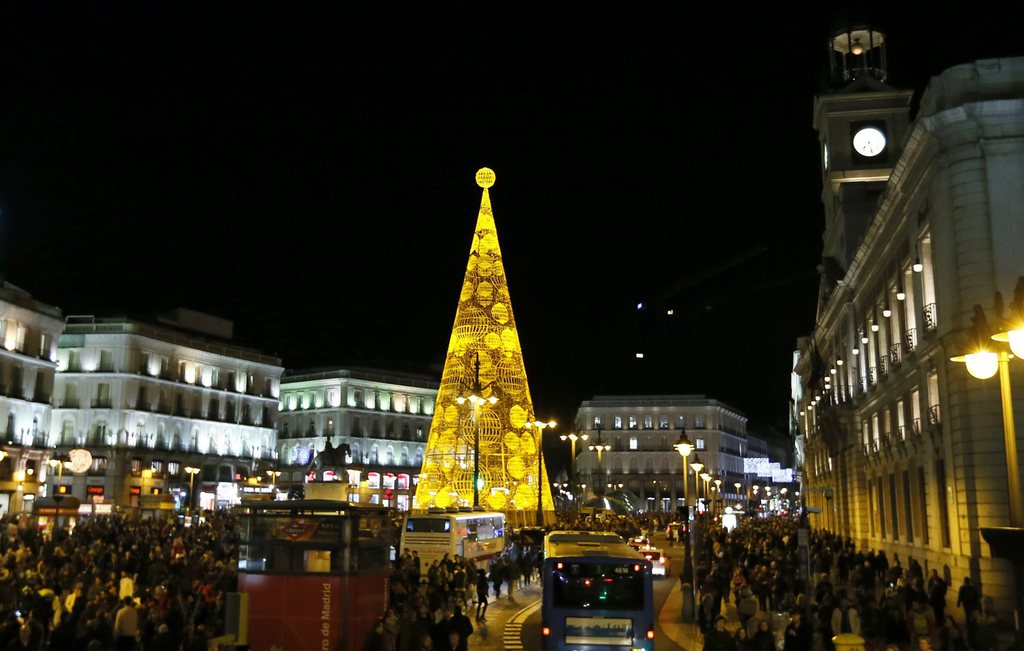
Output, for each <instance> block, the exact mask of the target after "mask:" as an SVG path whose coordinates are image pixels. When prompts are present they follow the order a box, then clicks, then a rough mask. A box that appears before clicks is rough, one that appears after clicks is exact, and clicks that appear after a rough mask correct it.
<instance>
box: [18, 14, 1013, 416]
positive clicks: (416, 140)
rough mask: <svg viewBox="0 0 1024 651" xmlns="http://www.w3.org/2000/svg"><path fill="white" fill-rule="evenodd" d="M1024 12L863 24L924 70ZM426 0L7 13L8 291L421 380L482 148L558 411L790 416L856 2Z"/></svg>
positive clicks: (998, 48) (907, 69)
mask: <svg viewBox="0 0 1024 651" xmlns="http://www.w3.org/2000/svg"><path fill="white" fill-rule="evenodd" d="M556 4H557V6H559V7H560V9H558V10H552V8H551V6H554V5H556ZM891 4H896V3H891ZM1021 4H1024V3H1019V2H1018V3H1014V4H1013V5H1009V4H1007V5H1005V6H1007V7H1009V6H1014V7H1016V8H1015V9H1013V13H1012V14H1011V13H1008V10H1006V9H1005V8H1004V7H1003V5H999V6H998V7H997V6H996V5H986V4H985V3H981V4H978V5H972V6H971V10H972V11H978V7H980V8H981V9H982V11H981V12H980V13H979V15H977V16H975V17H973V18H968V19H964V18H962V16H963V11H964V10H962V9H961V10H958V11H957V12H952V13H954V14H956V16H955V17H945V16H937V15H933V14H935V13H936V10H935V8H934V7H932V8H931V9H929V10H927V11H925V10H920V11H918V12H917V13H914V12H911V11H909V10H907V11H906V12H905V13H906V15H892V14H889V15H886V13H884V12H875V13H870V10H868V12H867V16H866V17H867V18H869V19H870V21H871V22H872V23H873V24H876V25H879V26H884V27H886V28H888V31H889V38H890V48H889V61H890V70H891V77H890V81H891V82H892V83H893V84H894V85H897V86H901V87H912V88H920V87H922V86H923V84H924V82H925V81H926V80H927V78H928V77H929V76H930V75H933V74H937V73H939V72H940V71H941V70H942V69H944V68H945V67H948V66H949V65H953V64H956V63H962V62H967V61H971V60H974V59H978V58H984V57H990V56H1000V55H1001V56H1009V55H1013V54H1017V55H1019V54H1021V53H1022V52H1021V50H1022V47H1021V45H1020V43H1021V41H1020V38H1019V33H1017V32H1015V31H1014V30H1019V26H1020V25H1022V24H1024V21H1022V20H1021V18H1022V15H1021V14H1022V9H1021V8H1020V5H1021ZM293 5H300V7H301V8H296V7H294V6H293ZM349 5H352V6H349ZM620 5H621V6H620ZM416 6H417V8H416V9H415V10H409V9H408V8H405V7H403V6H402V5H401V4H396V3H338V2H304V3H286V2H278V3H273V5H271V4H270V3H262V4H261V3H185V2H103V3H65V4H50V3H45V2H20V3H5V5H4V6H3V7H2V9H0V210H2V216H0V252H2V255H3V265H4V271H5V272H6V276H7V279H8V280H9V281H11V282H13V283H14V284H16V285H19V286H21V287H23V288H25V289H26V290H28V291H30V292H32V293H33V294H34V295H35V296H37V297H38V298H39V299H41V300H43V301H46V302H48V303H51V304H54V305H57V306H58V307H60V308H61V309H62V310H63V311H64V312H65V314H83V313H85V314H88V313H94V312H97V311H103V310H108V309H114V310H122V311H128V312H132V313H150V312H154V311H158V310H163V309H167V308H172V307H176V306H179V305H181V306H185V307H190V308H193V309H198V310H204V311H208V312H211V313H214V314H217V315H220V316H223V317H226V318H230V319H232V320H234V321H235V327H236V339H237V340H239V341H240V342H241V343H244V344H247V345H250V346H253V347H255V348H258V349H261V350H264V351H266V352H271V353H276V354H278V355H280V356H281V357H282V358H283V360H284V364H285V366H286V367H288V368H289V369H304V368H311V367H322V366H330V365H345V364H353V365H354V364H359V365H376V366H387V367H397V368H405V369H408V370H418V369H419V368H422V367H424V366H427V365H430V364H439V363H440V362H441V360H443V357H444V353H445V350H446V348H447V344H448V337H449V333H450V330H451V326H452V321H453V319H454V315H455V307H456V303H457V298H458V293H459V287H460V285H461V281H462V275H463V272H464V269H465V263H466V260H467V257H468V254H469V246H470V239H471V234H472V228H473V225H474V223H475V220H476V212H477V207H478V205H479V200H480V191H479V188H477V186H476V185H475V183H474V181H473V175H474V173H475V171H476V170H477V169H478V168H479V167H482V166H488V167H491V168H492V169H493V170H494V171H495V172H496V175H497V184H496V185H495V187H494V188H493V189H492V200H493V204H494V210H495V217H496V220H497V228H498V237H499V241H500V243H501V247H502V252H503V255H504V258H505V266H506V273H507V276H508V279H509V286H510V291H511V298H512V305H513V309H514V311H515V317H516V321H517V325H518V328H519V332H520V338H521V341H522V344H523V348H524V355H525V360H526V370H527V374H528V376H529V380H530V384H531V389H532V395H533V400H534V404H535V406H536V409H537V415H538V416H541V417H546V416H548V415H550V416H552V417H555V418H557V419H559V420H560V421H562V423H564V424H566V425H568V424H569V423H570V422H571V419H572V416H573V415H574V412H575V409H576V407H577V406H578V404H579V402H580V401H581V400H585V399H587V398H590V397H592V396H594V395H599V394H609V393H684V392H685V393H704V394H707V395H709V396H711V397H714V398H717V399H720V400H723V401H726V402H728V403H730V404H732V405H734V406H735V407H737V408H738V409H740V410H741V411H744V412H745V413H746V414H747V415H748V416H749V417H750V418H751V420H752V422H753V423H757V424H772V425H774V426H776V427H778V428H779V429H784V428H785V416H786V408H787V400H788V397H789V375H788V374H789V370H790V365H791V355H792V350H793V348H794V347H795V341H796V338H797V337H799V336H802V335H805V334H808V333H809V332H810V331H811V328H812V326H813V319H814V308H815V305H814V300H815V287H816V276H815V265H816V262H817V260H818V258H819V256H820V247H821V232H822V228H823V222H822V209H821V205H820V199H819V197H820V173H819V164H818V145H817V138H816V135H815V133H814V131H813V129H812V127H811V111H812V103H813V97H814V95H815V93H816V92H818V90H819V86H820V82H821V80H822V73H823V67H824V64H825V43H826V41H827V37H828V35H829V33H830V32H831V28H832V23H833V21H835V20H837V17H836V16H835V15H825V14H824V13H822V14H821V15H801V14H798V13H796V12H795V10H794V11H793V12H790V13H788V14H787V13H770V12H769V11H767V10H766V9H757V10H751V9H748V8H747V7H746V6H745V3H668V2H664V3H610V2H588V3H568V4H565V3H537V4H536V5H531V4H530V3H526V4H523V3H515V4H513V3H494V2H492V3H487V2H476V3H469V2H434V3H416ZM626 6H628V7H629V8H626ZM772 6H773V7H783V6H787V5H785V4H783V5H779V4H777V3H776V4H773V5H772ZM822 6H825V5H822ZM698 7H699V8H698ZM823 11H824V10H823ZM640 301H645V302H646V304H647V305H648V306H649V307H648V308H647V309H646V310H644V311H637V310H636V304H637V303H638V302H640ZM669 307H672V308H674V309H675V316H674V317H672V318H671V319H668V318H667V317H666V316H665V315H664V312H665V309H667V308H669ZM637 351H643V352H644V353H645V355H646V357H645V359H644V360H643V361H642V362H640V361H637V360H636V359H635V357H634V354H635V353H636V352H637ZM438 370H439V369H438ZM565 429H568V427H565Z"/></svg>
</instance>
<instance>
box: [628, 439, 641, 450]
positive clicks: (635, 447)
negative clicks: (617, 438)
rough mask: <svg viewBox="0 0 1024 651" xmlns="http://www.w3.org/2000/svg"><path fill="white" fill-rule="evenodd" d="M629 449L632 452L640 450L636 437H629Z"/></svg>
mask: <svg viewBox="0 0 1024 651" xmlns="http://www.w3.org/2000/svg"><path fill="white" fill-rule="evenodd" d="M629 449H630V450H638V449H640V448H639V446H638V445H637V440H636V437H635V436H630V437H629Z"/></svg>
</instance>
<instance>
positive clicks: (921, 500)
mask: <svg viewBox="0 0 1024 651" xmlns="http://www.w3.org/2000/svg"><path fill="white" fill-rule="evenodd" d="M915 497H916V498H917V503H918V504H920V505H921V510H920V516H921V519H920V526H919V527H918V530H919V531H920V532H921V539H922V540H923V541H924V544H925V545H927V544H928V491H927V490H926V484H925V478H924V468H923V467H918V469H917V495H916V496H915Z"/></svg>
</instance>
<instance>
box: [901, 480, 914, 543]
mask: <svg viewBox="0 0 1024 651" xmlns="http://www.w3.org/2000/svg"><path fill="white" fill-rule="evenodd" d="M903 518H904V519H905V520H906V521H907V542H909V543H912V542H914V512H913V510H912V507H911V501H910V473H909V472H908V471H906V470H904V471H903Z"/></svg>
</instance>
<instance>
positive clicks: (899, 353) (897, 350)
mask: <svg viewBox="0 0 1024 651" xmlns="http://www.w3.org/2000/svg"><path fill="white" fill-rule="evenodd" d="M902 361H903V346H902V344H898V343H897V344H893V345H891V346H889V364H890V365H891V366H899V364H900V362H902Z"/></svg>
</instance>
